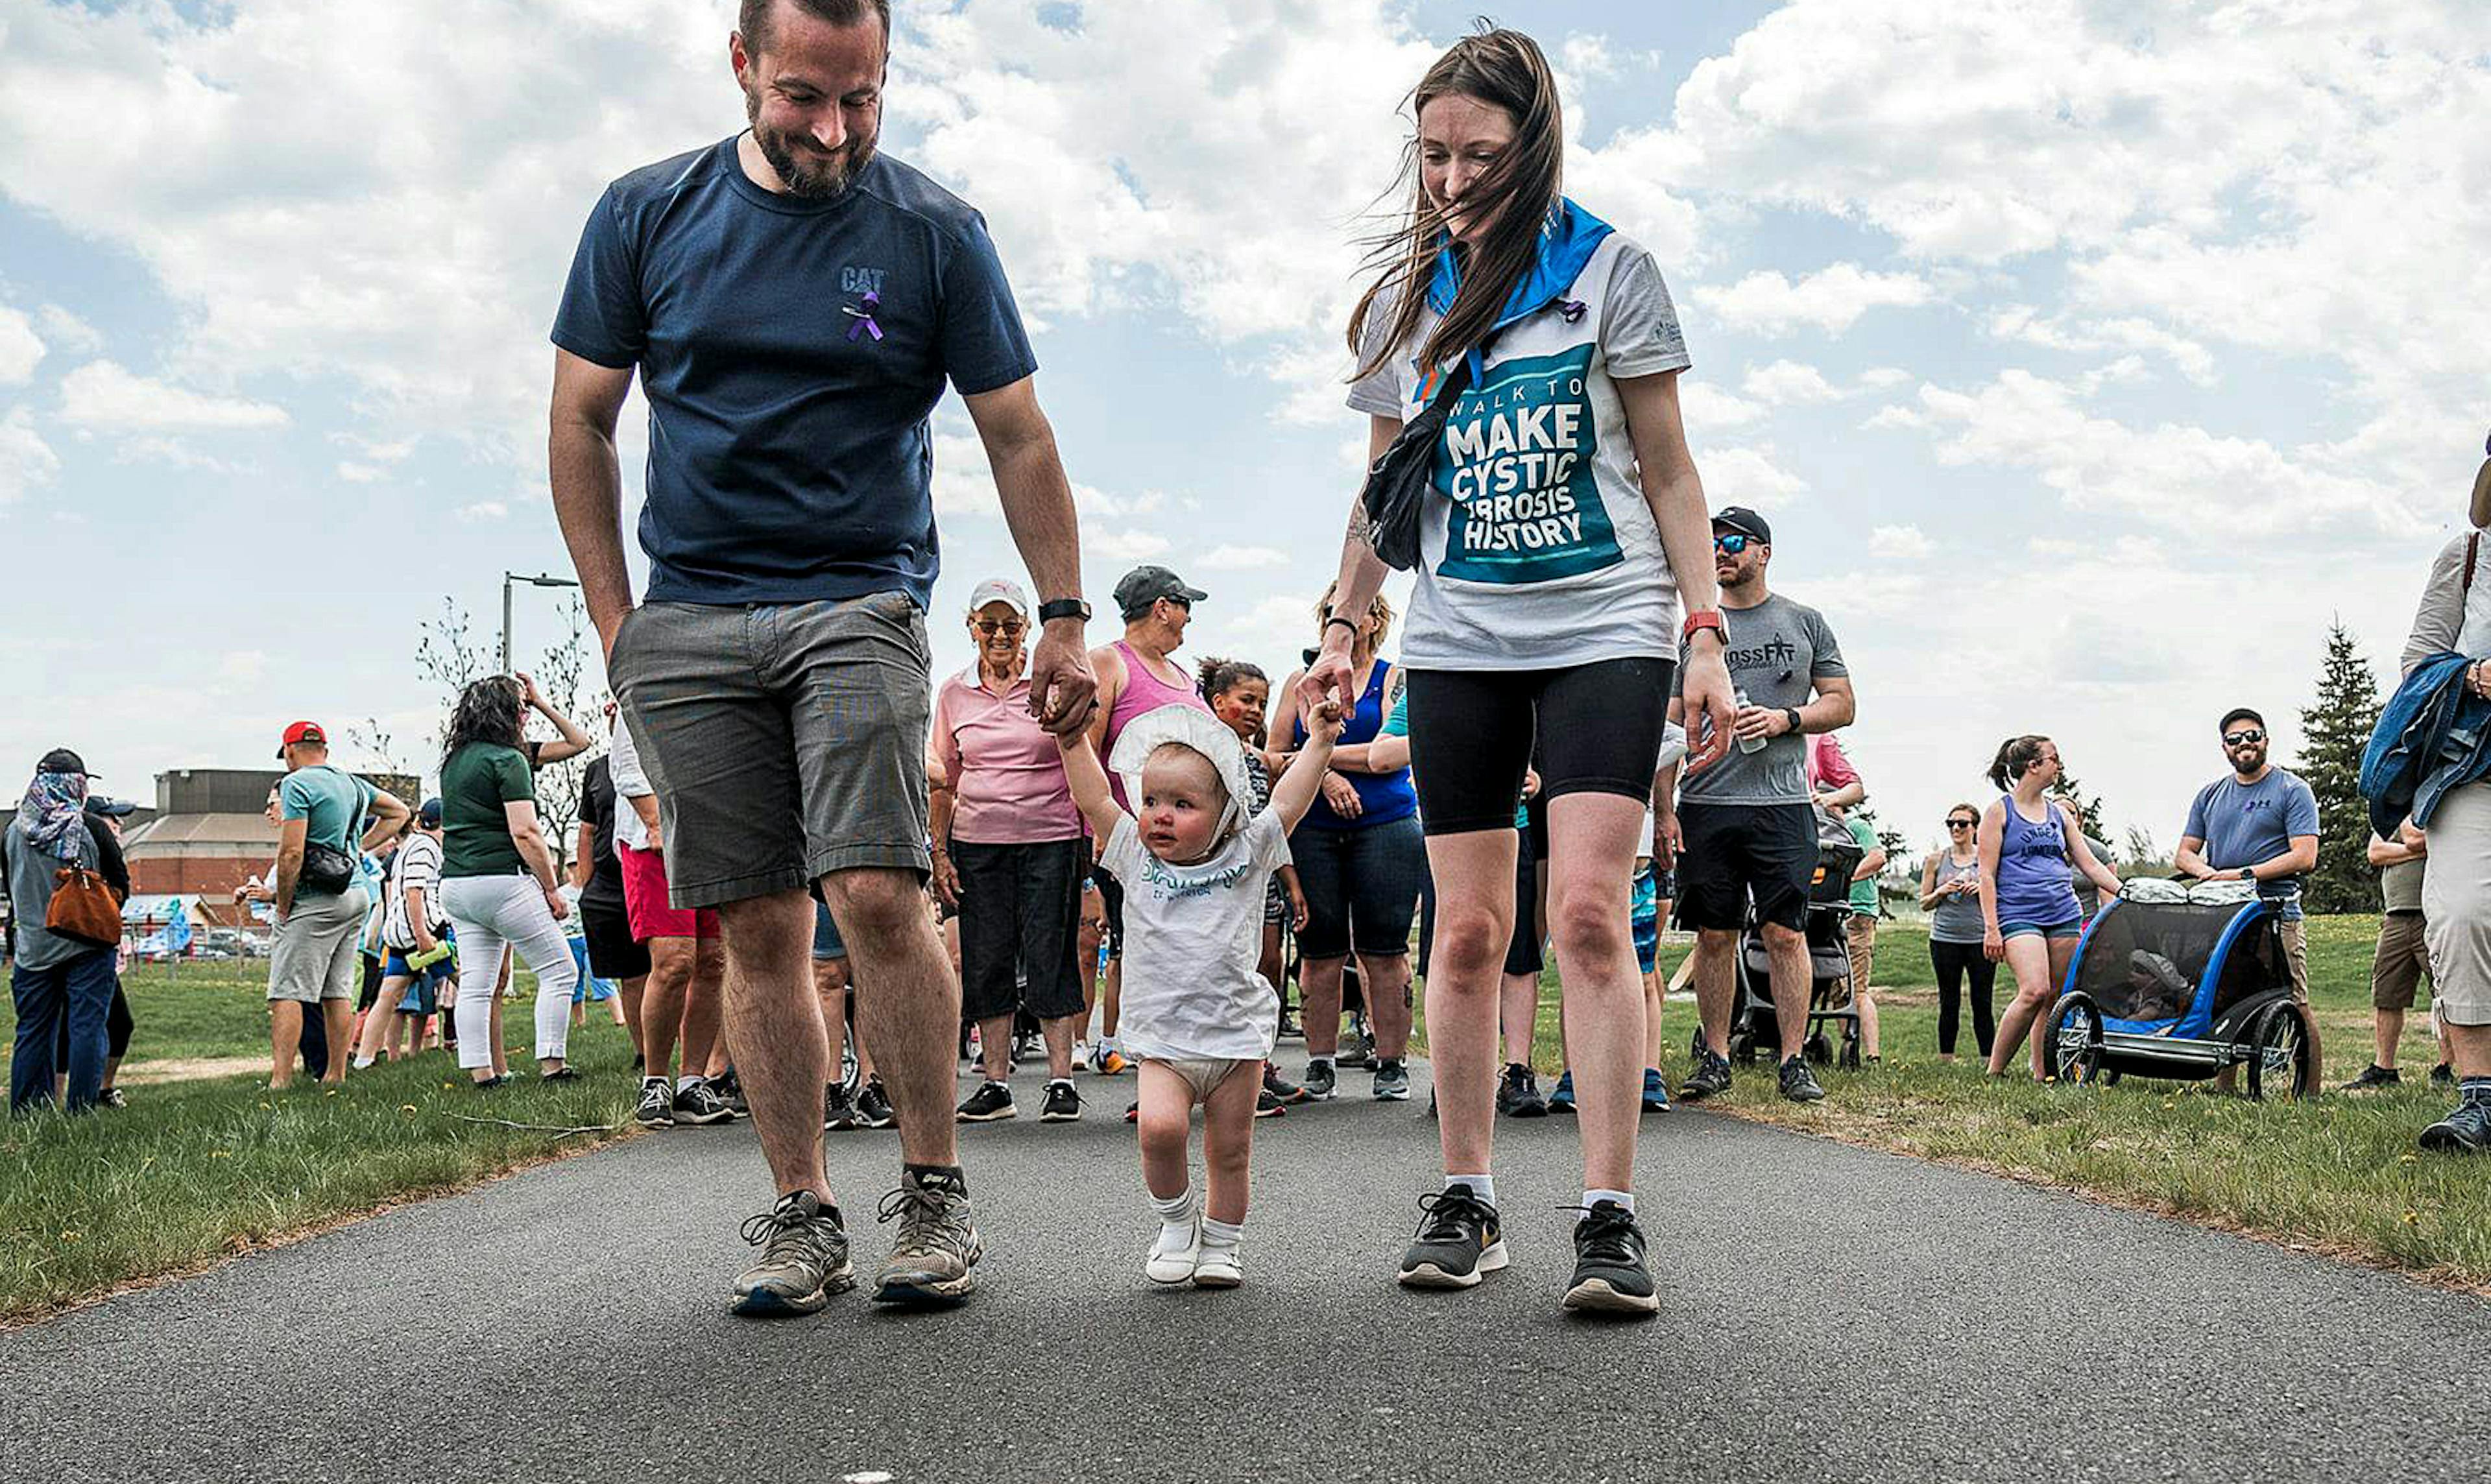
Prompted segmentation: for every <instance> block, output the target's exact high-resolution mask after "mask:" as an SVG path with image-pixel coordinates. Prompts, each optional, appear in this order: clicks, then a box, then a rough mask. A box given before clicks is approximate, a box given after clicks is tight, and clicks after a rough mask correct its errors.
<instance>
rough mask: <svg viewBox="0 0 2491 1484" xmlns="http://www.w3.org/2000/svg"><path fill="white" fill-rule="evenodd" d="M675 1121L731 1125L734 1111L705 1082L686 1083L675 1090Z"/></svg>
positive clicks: (733, 1119)
mask: <svg viewBox="0 0 2491 1484" xmlns="http://www.w3.org/2000/svg"><path fill="white" fill-rule="evenodd" d="M675 1121H676V1122H678V1123H692V1124H701V1123H732V1122H734V1121H735V1110H734V1109H733V1108H730V1107H728V1106H727V1104H726V1099H725V1098H722V1097H720V1096H718V1089H717V1088H715V1087H712V1086H711V1085H710V1084H709V1083H707V1082H694V1083H688V1084H686V1085H685V1086H682V1087H679V1088H677V1089H675Z"/></svg>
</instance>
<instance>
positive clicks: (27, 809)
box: [17, 772, 95, 865]
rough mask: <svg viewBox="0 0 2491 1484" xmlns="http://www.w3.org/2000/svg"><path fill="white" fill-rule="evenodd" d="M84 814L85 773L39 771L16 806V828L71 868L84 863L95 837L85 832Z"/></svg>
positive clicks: (33, 842)
mask: <svg viewBox="0 0 2491 1484" xmlns="http://www.w3.org/2000/svg"><path fill="white" fill-rule="evenodd" d="M85 814H86V774H84V773H82V772H39V773H37V774H35V781H34V782H32V783H29V784H27V785H26V797H25V798H24V799H22V800H18V803H17V825H18V828H19V829H23V830H25V832H26V839H27V841H28V842H29V843H31V844H32V845H33V846H34V847H35V848H36V849H37V850H40V851H42V852H43V853H44V854H45V855H47V856H52V857H55V858H59V859H62V860H66V861H68V862H69V863H70V864H72V865H82V864H84V863H86V860H87V858H88V855H89V853H90V852H92V851H93V850H94V849H95V838H94V836H92V835H90V834H88V833H87V832H86V820H85Z"/></svg>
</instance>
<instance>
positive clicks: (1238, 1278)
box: [1193, 1272, 1245, 1289]
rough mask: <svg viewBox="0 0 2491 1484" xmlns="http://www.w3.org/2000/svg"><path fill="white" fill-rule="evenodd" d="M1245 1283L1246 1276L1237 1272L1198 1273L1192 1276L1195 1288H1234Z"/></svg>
mask: <svg viewBox="0 0 2491 1484" xmlns="http://www.w3.org/2000/svg"><path fill="white" fill-rule="evenodd" d="M1243 1282H1245V1274H1244V1273H1237V1272H1198V1273H1195V1274H1194V1275H1193V1286H1194V1287H1195V1288H1221V1289H1226V1288H1235V1287H1237V1285H1239V1284H1241V1283H1243Z"/></svg>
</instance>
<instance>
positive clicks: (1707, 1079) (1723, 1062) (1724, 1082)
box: [1678, 1046, 1730, 1103]
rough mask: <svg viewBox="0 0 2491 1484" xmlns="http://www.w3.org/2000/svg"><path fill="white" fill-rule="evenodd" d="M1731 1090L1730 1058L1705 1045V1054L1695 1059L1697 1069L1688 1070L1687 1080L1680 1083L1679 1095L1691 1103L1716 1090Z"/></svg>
mask: <svg viewBox="0 0 2491 1484" xmlns="http://www.w3.org/2000/svg"><path fill="white" fill-rule="evenodd" d="M1727 1091H1730V1059H1729V1058H1728V1057H1725V1056H1723V1055H1721V1054H1720V1053H1719V1052H1717V1051H1714V1049H1713V1048H1712V1047H1710V1046H1707V1047H1705V1048H1704V1054H1703V1055H1702V1056H1700V1057H1698V1058H1696V1059H1695V1070H1693V1071H1691V1072H1688V1073H1687V1074H1686V1080H1685V1082H1682V1083H1680V1084H1679V1085H1678V1095H1679V1096H1680V1097H1681V1098H1683V1099H1685V1101H1687V1102H1690V1103H1700V1102H1702V1101H1703V1100H1704V1099H1706V1098H1708V1097H1711V1096H1712V1095H1713V1094H1714V1093H1715V1092H1727Z"/></svg>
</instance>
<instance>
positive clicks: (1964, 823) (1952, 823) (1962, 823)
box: [1947, 819, 1980, 829]
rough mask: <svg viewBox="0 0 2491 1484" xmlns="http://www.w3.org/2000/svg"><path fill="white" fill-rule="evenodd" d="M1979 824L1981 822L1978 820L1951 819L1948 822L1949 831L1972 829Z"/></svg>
mask: <svg viewBox="0 0 2491 1484" xmlns="http://www.w3.org/2000/svg"><path fill="white" fill-rule="evenodd" d="M1979 823H1980V821H1978V820H1977V819H1950V820H1948V821H1947V828H1948V829H1971V828H1972V827H1973V826H1975V825H1978V824H1979Z"/></svg>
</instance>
